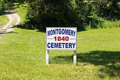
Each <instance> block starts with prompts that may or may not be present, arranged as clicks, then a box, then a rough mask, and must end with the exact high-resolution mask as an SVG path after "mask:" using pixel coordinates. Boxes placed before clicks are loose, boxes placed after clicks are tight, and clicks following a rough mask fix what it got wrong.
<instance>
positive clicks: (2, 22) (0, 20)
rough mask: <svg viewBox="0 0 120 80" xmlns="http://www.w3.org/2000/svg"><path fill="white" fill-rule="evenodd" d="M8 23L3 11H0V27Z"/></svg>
mask: <svg viewBox="0 0 120 80" xmlns="http://www.w3.org/2000/svg"><path fill="white" fill-rule="evenodd" d="M8 22H9V19H8V18H7V16H6V13H5V11H4V10H1V11H0V26H2V25H5V24H7V23H8Z"/></svg>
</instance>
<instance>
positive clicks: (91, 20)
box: [16, 0, 120, 31]
mask: <svg viewBox="0 0 120 80" xmlns="http://www.w3.org/2000/svg"><path fill="white" fill-rule="evenodd" d="M16 1H17V2H19V3H23V1H22V0H21V1H19V0H16ZM25 1H26V2H28V5H30V7H29V10H28V11H27V12H28V14H27V17H26V18H28V19H29V21H28V22H27V23H26V24H25V26H24V27H25V28H32V29H35V28H38V29H39V30H44V31H45V29H46V27H49V26H52V27H59V26H60V27H74V26H75V27H77V28H78V30H83V29H88V28H105V27H106V25H105V24H104V23H106V21H108V22H109V21H119V19H120V17H119V13H120V7H119V5H118V2H119V1H118V0H115V1H112V0H96V1H93V2H91V1H88V2H84V1H83V0H57V1H56V0H35V1H32V0H25ZM113 3H114V4H113ZM25 10H26V8H25Z"/></svg>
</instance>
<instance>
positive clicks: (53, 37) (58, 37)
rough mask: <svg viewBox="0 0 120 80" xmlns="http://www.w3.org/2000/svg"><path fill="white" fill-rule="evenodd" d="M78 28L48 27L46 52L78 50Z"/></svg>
mask: <svg viewBox="0 0 120 80" xmlns="http://www.w3.org/2000/svg"><path fill="white" fill-rule="evenodd" d="M76 41H77V28H76V27H47V28H46V50H74V51H76V48H77V43H76Z"/></svg>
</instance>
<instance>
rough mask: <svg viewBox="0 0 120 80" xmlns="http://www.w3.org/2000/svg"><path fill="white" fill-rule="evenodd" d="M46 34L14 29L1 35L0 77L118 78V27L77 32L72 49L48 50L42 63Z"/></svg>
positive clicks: (52, 79) (42, 79) (29, 79)
mask: <svg viewBox="0 0 120 80" xmlns="http://www.w3.org/2000/svg"><path fill="white" fill-rule="evenodd" d="M45 56H46V33H44V32H38V31H37V30H26V29H20V28H16V29H15V30H14V31H13V32H11V33H8V34H5V35H4V36H2V37H0V80H101V79H103V80H119V79H120V28H112V29H98V30H89V31H82V32H78V33H77V66H75V65H73V58H72V57H73V51H50V65H46V63H45Z"/></svg>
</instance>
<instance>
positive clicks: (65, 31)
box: [47, 29, 75, 36]
mask: <svg viewBox="0 0 120 80" xmlns="http://www.w3.org/2000/svg"><path fill="white" fill-rule="evenodd" d="M47 33H48V34H47V36H51V35H56V34H58V35H60V34H61V35H71V36H75V31H73V30H70V29H53V30H49V31H47Z"/></svg>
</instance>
